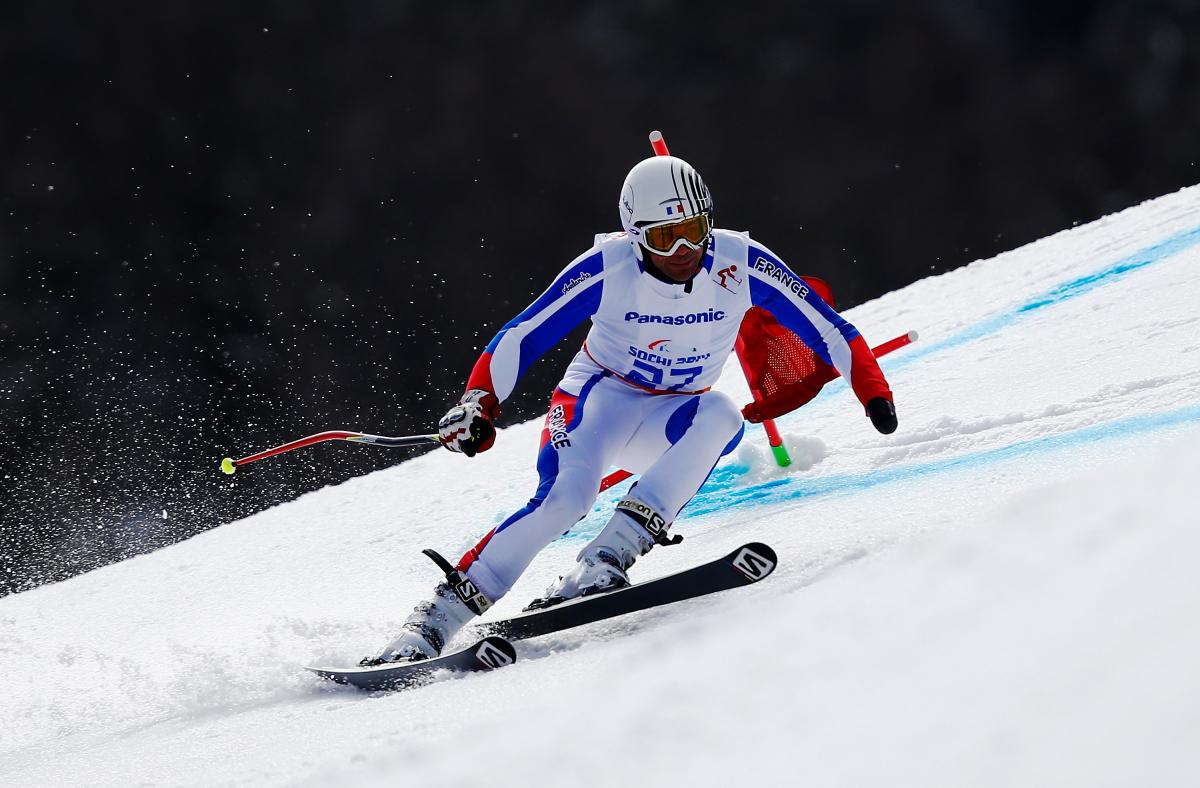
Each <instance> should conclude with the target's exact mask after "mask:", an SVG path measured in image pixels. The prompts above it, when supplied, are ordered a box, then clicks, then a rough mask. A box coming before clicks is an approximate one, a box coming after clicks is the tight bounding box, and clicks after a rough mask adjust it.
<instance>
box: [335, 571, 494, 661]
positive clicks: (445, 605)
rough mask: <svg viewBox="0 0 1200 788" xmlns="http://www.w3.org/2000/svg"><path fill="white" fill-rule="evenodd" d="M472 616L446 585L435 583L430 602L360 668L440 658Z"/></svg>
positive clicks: (415, 610) (413, 615) (418, 606)
mask: <svg viewBox="0 0 1200 788" xmlns="http://www.w3.org/2000/svg"><path fill="white" fill-rule="evenodd" d="M475 615H476V614H475V612H474V611H473V610H471V609H470V608H469V607H467V604H466V603H465V602H463V601H462V599H460V598H459V596H458V594H456V593H454V589H453V588H451V587H450V584H449V583H438V585H437V587H436V588H434V590H433V599H431V600H429V601H426V602H421V603H420V604H419V605H417V606H416V607H415V608H414V609H413V612H412V615H410V616H409V617H408V618H407V619H405V621H404V628H403V631H402V632H401V633H400V635H399V636H398V637H397V638H396V639H395V640H393V641H392V642H391V643H388V644H387V646H386V647H385V648H384V649H383V653H381V654H380V655H379V656H378V657H367V658H365V659H363V660H362V662H360V663H359V665H362V666H372V665H382V664H384V663H385V662H416V661H418V660H422V659H433V658H434V657H437V656H440V655H441V653H442V649H443V648H445V646H446V644H447V643H448V642H450V638H452V637H454V635H455V634H456V633H457V632H458V631H459V630H460V629H462V628H463V625H465V624H466V623H467V622H468V621H470V620H471V619H472V618H474V617H475Z"/></svg>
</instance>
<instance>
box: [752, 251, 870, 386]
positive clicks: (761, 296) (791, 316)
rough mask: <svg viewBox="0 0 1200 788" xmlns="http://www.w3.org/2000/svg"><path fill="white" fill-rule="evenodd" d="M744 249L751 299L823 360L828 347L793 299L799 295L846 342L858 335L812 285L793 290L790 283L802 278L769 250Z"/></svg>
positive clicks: (825, 358)
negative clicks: (799, 290) (798, 290)
mask: <svg viewBox="0 0 1200 788" xmlns="http://www.w3.org/2000/svg"><path fill="white" fill-rule="evenodd" d="M746 252H747V255H746V264H747V267H749V268H750V269H751V274H750V302H751V303H752V304H754V305H755V306H761V307H762V308H763V309H766V310H767V311H768V312H770V313H771V314H772V315H774V316H775V319H776V320H778V321H779V322H780V323H781V324H783V326H784V327H785V328H787V329H788V330H790V331H792V332H793V333H795V334H796V335H797V336H799V337H800V338H801V339H802V340H804V343H805V344H806V345H808V346H809V347H810V348H812V349H813V350H814V351H815V352H816V353H817V354H818V355H819V356H820V357H821V359H822V360H823V361H824V362H825V363H827V364H832V363H833V361H832V359H830V358H829V348H827V347H826V345H825V342H824V340H822V339H821V332H820V331H819V330H818V329H817V328H816V326H814V325H813V324H812V322H811V321H810V320H809V319H808V318H807V317H805V316H804V313H803V312H801V311H800V307H799V306H797V305H796V303H795V301H796V300H799V299H801V298H802V299H803V300H804V301H805V303H807V304H808V305H809V306H810V307H812V308H813V309H814V310H816V311H817V312H818V313H819V314H820V315H821V316H822V317H824V318H825V319H826V320H828V321H829V322H830V323H831V324H832V325H833V326H834V327H835V328H837V330H838V333H840V334H841V335H842V338H843V339H845V340H846V342H847V343H848V342H850V340H852V339H854V338H855V337H857V336H858V329H856V328H855V327H854V326H853V325H851V324H850V323H849V321H847V320H846V318H844V317H842V316H841V315H839V314H838V313H837V312H836V311H834V309H833V307H831V306H829V304H827V303H825V302H824V301H823V300H822V299H821V297H820V296H819V295H817V294H816V293H815V292H813V291H812V289H811V288H809V287H807V286H805V287H804V290H803V291H802V293H803V295H801V293H796V292H795V291H793V289H792V286H793V285H794V284H796V283H799V284H800V285H803V280H802V279H801V278H800V277H799V276H797V275H796V273H795V272H794V271H792V270H791V269H790V268H788V267H787V266H786V265H784V263H783V261H781V260H780V259H779V258H778V257H776V256H775V255H774V254H772V253H771V252H770V251H768V250H766V249H764V248H761V247H758V246H755V245H754V244H749V245H748V246H747V250H746Z"/></svg>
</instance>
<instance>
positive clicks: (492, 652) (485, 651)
mask: <svg viewBox="0 0 1200 788" xmlns="http://www.w3.org/2000/svg"><path fill="white" fill-rule="evenodd" d="M475 659H477V660H479V661H480V662H481V663H483V664H484V665H487V666H488V667H489V668H492V669H495V668H502V667H504V666H505V665H511V664H512V663H513V662H514V661H515V660H513V659H512V658H511V657H509V656H508V655H507V654H505V653H504V652H503V651H501V650H500V649H498V648H496V647H495V646H493V645H492V644H491V643H488V642H487V641H486V640H485V641H483V642H482V643H480V644H479V648H477V649H475Z"/></svg>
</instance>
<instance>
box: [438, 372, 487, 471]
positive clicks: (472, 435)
mask: <svg viewBox="0 0 1200 788" xmlns="http://www.w3.org/2000/svg"><path fill="white" fill-rule="evenodd" d="M498 415H500V401H499V400H498V399H496V395H495V394H493V393H491V392H490V391H484V390H482V389H471V390H470V391H468V392H467V393H466V394H463V396H462V399H460V400H459V401H458V404H457V405H455V406H454V407H453V408H451V409H450V410H449V411H447V412H446V415H445V416H442V420H441V421H439V422H438V438H439V439H440V440H441V442H442V445H443V446H445V447H446V448H447V449H449V450H450V451H457V452H462V453H463V454H465V455H467V456H468V457H474V456H475V455H476V454H478V453H479V452H481V451H487V450H488V449H490V448H492V444H493V443H495V442H496V427H495V426H494V425H493V423H492V422H494V421H495V420H496V417H497V416H498Z"/></svg>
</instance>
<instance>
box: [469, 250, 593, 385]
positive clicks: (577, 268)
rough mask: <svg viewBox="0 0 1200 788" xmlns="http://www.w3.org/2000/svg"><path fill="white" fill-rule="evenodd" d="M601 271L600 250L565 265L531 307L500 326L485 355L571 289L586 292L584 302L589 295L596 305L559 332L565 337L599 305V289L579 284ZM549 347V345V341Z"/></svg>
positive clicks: (584, 282) (567, 307)
mask: <svg viewBox="0 0 1200 788" xmlns="http://www.w3.org/2000/svg"><path fill="white" fill-rule="evenodd" d="M603 270H604V253H603V252H601V251H600V250H596V251H594V252H593V253H591V254H585V255H583V256H581V257H579V258H577V259H576V260H575V261H574V262H573V263H571V264H570V265H569V266H567V267H566V268H565V269H563V271H562V273H560V274H559V275H558V277H557V278H556V279H555V280H554V282H553V283H552V284H551V285H550V286H549V287H548V288H546V290H545V292H543V293H542V294H541V295H540V296H538V298H537V300H536V301H534V302H533V303H532V304H530V305H529V306H528V307H526V308H525V310H524V311H523V312H521V314H519V315H517V316H516V317H514V318H513V319H512V320H510V321H508V322H507V323H505V324H504V327H503V328H501V329H500V331H499V332H497V334H496V336H495V337H493V338H492V341H491V342H489V343H488V346H487V352H489V353H494V352H495V350H496V346H497V345H499V344H500V340H501V339H503V337H504V335H505V333H507V332H508V330H509V329H510V328H513V327H514V326H518V325H520V324H521V323H524V322H525V321H526V320H529V319H530V318H532V317H534V316H535V315H537V314H538V313H540V312H542V311H543V310H544V309H546V308H547V307H549V306H550V305H551V304H553V303H554V302H555V301H557V300H558V299H560V298H562V297H563V295H565V294H566V293H568V292H570V291H571V290H572V289H578V290H579V291H586V293H587V295H586V296H585V299H591V298H593V295H594V298H595V301H596V303H595V305H594V306H593V307H592V311H591V312H589V313H588V314H586V315H582V316H580V317H579V318H578V319H577V320H576V321H575V322H574V323H572V324H571V326H570V327H569V328H567V329H566V330H564V331H563V333H562V336H566V335H567V334H568V333H569V332H570V331H571V329H572V328H574V327H575V326H577V325H579V323H580V322H582V321H583V318H585V317H590V316H591V315H593V314H595V312H596V309H598V308H599V306H600V301H599V298H600V288H599V287H591V288H585V287H583V285H585V284H587V280H588V279H590V278H592V277H593V276H599V275H600V273H601V272H602V271H603ZM592 291H595V293H594V294H593V293H592ZM579 300H580V299H579V298H573V299H571V301H570V302H568V304H567V305H566V307H565V309H571V310H572V311H575V307H574V305H575V302H576V301H579ZM561 311H563V310H560V312H561ZM556 318H557V316H556V317H554V318H551V319H550V320H549V321H547V322H548V323H552V322H554V321H555V320H556ZM539 331H541V329H539ZM560 339H561V336H560ZM525 341H526V342H528V341H529V340H528V339H526V340H525ZM550 344H551V345H552V344H553V342H552V343H550ZM522 347H524V343H522ZM546 349H549V346H547V348H546ZM542 352H543V353H544V352H545V350H543V351H542ZM538 355H539V356H540V355H541V354H540V353H539V354H538ZM525 366H526V365H522V371H524V367H525Z"/></svg>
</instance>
